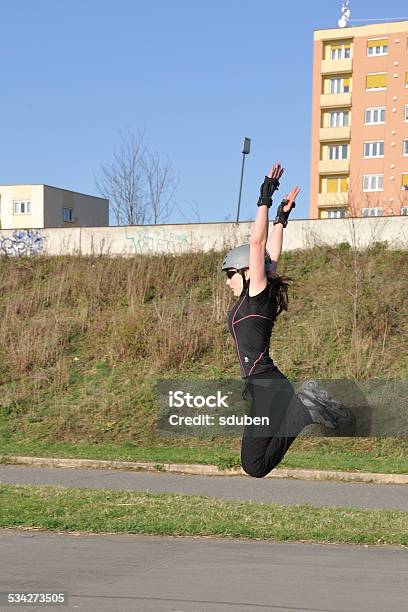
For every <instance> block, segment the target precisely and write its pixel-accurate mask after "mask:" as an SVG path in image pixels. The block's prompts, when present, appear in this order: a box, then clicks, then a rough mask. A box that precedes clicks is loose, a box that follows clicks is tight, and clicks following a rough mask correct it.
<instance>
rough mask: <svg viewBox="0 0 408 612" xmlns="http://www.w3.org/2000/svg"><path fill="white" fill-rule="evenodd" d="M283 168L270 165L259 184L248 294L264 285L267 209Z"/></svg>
mask: <svg viewBox="0 0 408 612" xmlns="http://www.w3.org/2000/svg"><path fill="white" fill-rule="evenodd" d="M283 171H284V169H283V168H282V167H281V165H280V163H276V164H274V165H273V166H272V168H271V170H270V172H269V174H268V176H266V177H265V180H264V182H263V183H262V185H261V195H260V197H259V200H258V210H257V213H256V218H255V222H254V224H253V226H252V231H251V238H250V241H249V244H250V248H249V273H250V277H249V295H250V296H254V295H257V294H258V293H260V292H261V291H262V290H263V289H265V287H266V282H267V281H266V275H265V248H266V243H267V240H268V226H269V218H268V210H269V208H270V206H271V204H272V197H271V196H272V194H273V192H274V191H275V190H276V189H277V188H278V186H279V179H280V177H281V176H282V174H283Z"/></svg>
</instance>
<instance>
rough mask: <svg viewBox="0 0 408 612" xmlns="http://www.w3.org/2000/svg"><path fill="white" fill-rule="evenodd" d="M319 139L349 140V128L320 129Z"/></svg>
mask: <svg viewBox="0 0 408 612" xmlns="http://www.w3.org/2000/svg"><path fill="white" fill-rule="evenodd" d="M319 138H320V140H321V141H324V140H332V141H333V142H334V141H338V140H350V128H349V127H335V128H331V127H327V128H320V133H319Z"/></svg>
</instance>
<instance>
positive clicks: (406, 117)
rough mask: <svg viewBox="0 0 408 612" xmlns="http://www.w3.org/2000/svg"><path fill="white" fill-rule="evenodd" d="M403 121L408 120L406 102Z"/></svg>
mask: <svg viewBox="0 0 408 612" xmlns="http://www.w3.org/2000/svg"><path fill="white" fill-rule="evenodd" d="M405 121H408V104H407V105H406V106H405Z"/></svg>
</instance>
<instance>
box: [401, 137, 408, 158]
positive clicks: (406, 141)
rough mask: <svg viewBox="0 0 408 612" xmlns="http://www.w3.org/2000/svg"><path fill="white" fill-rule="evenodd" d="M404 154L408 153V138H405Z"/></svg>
mask: <svg viewBox="0 0 408 612" xmlns="http://www.w3.org/2000/svg"><path fill="white" fill-rule="evenodd" d="M402 154H403V155H408V140H404V146H403V153H402Z"/></svg>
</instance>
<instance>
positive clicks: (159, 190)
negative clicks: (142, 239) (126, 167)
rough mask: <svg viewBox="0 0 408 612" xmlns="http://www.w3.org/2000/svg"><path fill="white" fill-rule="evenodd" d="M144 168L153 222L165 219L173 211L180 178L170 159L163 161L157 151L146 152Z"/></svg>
mask: <svg viewBox="0 0 408 612" xmlns="http://www.w3.org/2000/svg"><path fill="white" fill-rule="evenodd" d="M143 169H144V173H145V178H146V183H147V203H148V209H149V213H150V215H151V220H152V222H153V223H159V221H160V222H162V221H165V220H166V219H167V218H168V217H169V215H170V214H171V213H172V211H173V208H174V202H173V197H174V193H175V191H176V189H177V186H178V182H179V180H178V178H177V177H176V176H175V173H174V170H173V167H172V165H171V163H170V161H169V160H168V159H167V160H166V161H165V162H163V163H162V162H161V160H160V157H159V154H158V153H157V152H155V153H147V154H146V156H145V158H144V160H143Z"/></svg>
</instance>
